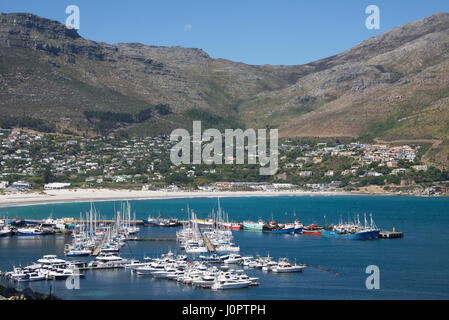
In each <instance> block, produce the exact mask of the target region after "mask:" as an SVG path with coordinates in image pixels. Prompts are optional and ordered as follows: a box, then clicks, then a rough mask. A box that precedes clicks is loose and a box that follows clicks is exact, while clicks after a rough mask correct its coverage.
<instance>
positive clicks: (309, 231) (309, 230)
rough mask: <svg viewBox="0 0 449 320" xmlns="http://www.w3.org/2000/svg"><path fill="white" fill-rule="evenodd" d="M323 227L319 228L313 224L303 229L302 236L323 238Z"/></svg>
mask: <svg viewBox="0 0 449 320" xmlns="http://www.w3.org/2000/svg"><path fill="white" fill-rule="evenodd" d="M321 229H323V228H321V227H318V226H317V225H316V224H311V225H309V226H307V227H304V228H303V229H302V234H306V235H310V236H321Z"/></svg>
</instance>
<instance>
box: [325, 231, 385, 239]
mask: <svg viewBox="0 0 449 320" xmlns="http://www.w3.org/2000/svg"><path fill="white" fill-rule="evenodd" d="M321 236H322V237H325V238H332V239H347V240H371V239H378V238H379V230H370V231H362V232H355V233H348V234H346V233H343V234H342V233H340V232H338V231H331V230H324V229H323V230H321Z"/></svg>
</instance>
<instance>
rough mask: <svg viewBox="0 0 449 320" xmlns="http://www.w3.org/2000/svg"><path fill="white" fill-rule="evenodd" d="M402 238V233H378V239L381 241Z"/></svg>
mask: <svg viewBox="0 0 449 320" xmlns="http://www.w3.org/2000/svg"><path fill="white" fill-rule="evenodd" d="M402 237H404V233H402V232H395V231H381V232H379V238H381V239H394V238H402Z"/></svg>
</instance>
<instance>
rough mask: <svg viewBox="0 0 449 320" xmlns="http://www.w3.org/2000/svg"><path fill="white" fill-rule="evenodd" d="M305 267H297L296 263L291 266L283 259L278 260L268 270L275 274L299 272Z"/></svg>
mask: <svg viewBox="0 0 449 320" xmlns="http://www.w3.org/2000/svg"><path fill="white" fill-rule="evenodd" d="M305 267H306V266H305V265H297V264H296V263H295V264H294V265H292V264H290V263H289V262H288V261H287V259H285V258H284V259H280V260H279V262H278V263H277V264H276V265H275V266H273V267H271V269H270V270H271V271H272V272H275V273H287V272H301V271H302V270H303V269H304V268H305Z"/></svg>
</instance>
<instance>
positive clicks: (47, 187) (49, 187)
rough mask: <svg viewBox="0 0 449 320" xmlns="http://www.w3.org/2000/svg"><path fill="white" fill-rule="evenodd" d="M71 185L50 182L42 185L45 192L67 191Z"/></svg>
mask: <svg viewBox="0 0 449 320" xmlns="http://www.w3.org/2000/svg"><path fill="white" fill-rule="evenodd" d="M71 185H72V184H71V183H61V182H52V183H47V184H46V185H44V189H45V190H57V189H67V188H69V187H70V186H71Z"/></svg>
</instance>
